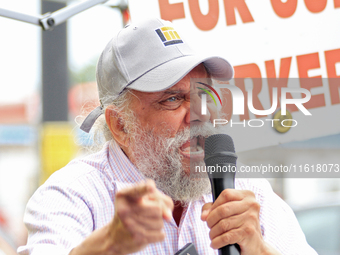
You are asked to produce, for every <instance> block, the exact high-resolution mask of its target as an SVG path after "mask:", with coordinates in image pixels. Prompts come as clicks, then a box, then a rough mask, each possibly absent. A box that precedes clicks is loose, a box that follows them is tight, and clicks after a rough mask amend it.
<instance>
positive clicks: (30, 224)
mask: <svg viewBox="0 0 340 255" xmlns="http://www.w3.org/2000/svg"><path fill="white" fill-rule="evenodd" d="M74 185H75V186H77V184H74ZM76 190H79V189H78V188H76V189H75V188H72V185H67V186H66V185H57V184H44V185H43V186H41V187H40V188H39V189H38V190H37V191H36V192H35V194H34V195H33V196H32V198H31V199H30V201H29V202H28V204H27V207H26V212H25V217H24V222H25V224H26V227H27V230H28V233H29V236H28V242H27V244H26V246H22V247H19V248H18V253H19V254H20V255H46V254H49V255H54V254H55V255H57V254H58V255H67V254H69V253H70V251H71V250H72V249H73V248H74V247H75V246H77V245H78V244H80V243H81V242H82V240H84V238H85V237H86V236H88V235H89V234H91V232H92V231H93V220H92V214H91V210H90V208H89V206H88V205H87V203H86V200H85V199H84V195H83V194H79V191H76Z"/></svg>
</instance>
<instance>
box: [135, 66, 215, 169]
mask: <svg viewBox="0 0 340 255" xmlns="http://www.w3.org/2000/svg"><path fill="white" fill-rule="evenodd" d="M192 78H208V74H207V72H206V70H205V68H204V66H203V64H201V65H199V66H197V67H196V68H194V69H193V70H192V71H191V72H190V73H189V74H188V75H186V76H185V77H184V78H183V79H182V80H180V81H179V82H178V83H177V84H176V85H174V86H173V87H171V88H169V89H167V90H165V91H161V92H152V93H145V92H139V91H134V92H133V93H134V94H135V95H136V97H133V99H132V103H131V105H130V108H131V109H133V111H134V114H135V116H136V118H137V119H138V121H139V124H140V125H141V126H142V127H148V129H149V130H150V132H153V134H154V135H161V136H162V135H163V136H164V135H168V136H170V137H174V136H175V135H176V134H177V133H178V132H180V131H183V130H184V129H186V128H187V129H188V128H190V126H191V127H194V126H195V127H199V126H202V125H204V124H206V123H207V122H209V121H211V119H212V118H213V117H214V116H212V115H213V114H211V112H214V111H208V113H207V115H202V114H201V98H200V93H201V91H200V90H199V89H197V88H196V86H197V84H190V79H192ZM210 107H211V106H210V105H209V102H208V108H209V109H210ZM203 145H204V139H203V138H194V139H191V140H188V141H187V142H186V143H184V144H183V145H182V146H181V147H180V149H179V152H180V153H181V155H182V156H183V162H184V163H189V162H190V160H191V161H202V160H203V158H204V151H203Z"/></svg>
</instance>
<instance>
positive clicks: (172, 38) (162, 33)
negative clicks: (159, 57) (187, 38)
mask: <svg viewBox="0 0 340 255" xmlns="http://www.w3.org/2000/svg"><path fill="white" fill-rule="evenodd" d="M155 31H156V33H157V34H158V36H159V38H161V40H162V42H163V44H164V46H168V45H173V44H178V43H183V41H182V39H181V37H179V35H178V33H177V32H176V31H175V30H174V29H173V28H172V27H162V28H159V29H156V30H155Z"/></svg>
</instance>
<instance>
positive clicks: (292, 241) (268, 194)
mask: <svg viewBox="0 0 340 255" xmlns="http://www.w3.org/2000/svg"><path fill="white" fill-rule="evenodd" d="M250 183H252V184H251V186H252V187H253V189H254V192H255V194H256V198H257V200H258V201H259V203H260V205H261V211H260V223H261V231H262V235H263V238H264V240H265V241H266V242H267V243H269V244H270V245H272V246H273V247H274V248H276V249H277V250H278V251H279V252H281V254H282V255H301V254H304V255H317V253H316V252H315V251H314V249H313V248H311V247H310V246H309V244H308V243H307V241H306V238H305V235H304V233H303V232H302V230H301V228H300V225H299V223H298V221H297V219H296V217H295V214H294V212H293V210H292V209H291V208H290V207H289V206H288V205H287V203H286V202H284V201H283V200H282V199H281V198H280V197H279V196H277V195H276V194H275V193H274V192H273V190H272V188H271V186H270V184H269V182H268V181H267V180H264V179H252V180H250ZM253 184H254V185H253Z"/></svg>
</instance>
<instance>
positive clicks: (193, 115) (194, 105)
mask: <svg viewBox="0 0 340 255" xmlns="http://www.w3.org/2000/svg"><path fill="white" fill-rule="evenodd" d="M202 107H203V106H202V99H201V98H200V97H199V96H198V95H197V96H195V97H191V100H190V123H193V122H208V121H209V120H210V112H209V110H208V109H206V113H205V114H202Z"/></svg>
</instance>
